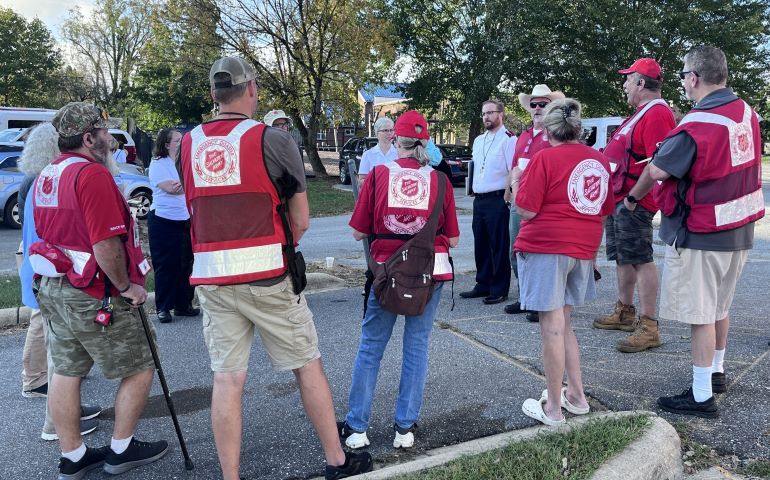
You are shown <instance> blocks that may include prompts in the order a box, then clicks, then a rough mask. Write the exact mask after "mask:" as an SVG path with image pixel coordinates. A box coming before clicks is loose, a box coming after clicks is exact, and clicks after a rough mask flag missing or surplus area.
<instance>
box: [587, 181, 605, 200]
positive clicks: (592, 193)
mask: <svg viewBox="0 0 770 480" xmlns="http://www.w3.org/2000/svg"><path fill="white" fill-rule="evenodd" d="M601 180H602V178H601V177H600V176H598V175H589V176H586V177H583V193H584V194H585V197H586V199H587V200H588V201H589V202H595V201H596V200H598V199H599V196H600V195H601V193H602V184H601Z"/></svg>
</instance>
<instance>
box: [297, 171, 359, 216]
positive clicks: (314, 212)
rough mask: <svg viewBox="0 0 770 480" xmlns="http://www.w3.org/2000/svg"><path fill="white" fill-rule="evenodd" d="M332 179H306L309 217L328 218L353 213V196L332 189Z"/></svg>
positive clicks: (336, 181) (333, 180) (337, 181)
mask: <svg viewBox="0 0 770 480" xmlns="http://www.w3.org/2000/svg"><path fill="white" fill-rule="evenodd" d="M336 183H339V180H338V179H336V178H334V177H326V178H322V177H316V178H308V179H307V201H308V204H310V216H311V217H329V216H332V215H342V214H343V213H350V212H352V211H353V194H352V193H350V192H345V191H342V190H337V189H336V188H332V186H333V185H334V184H336Z"/></svg>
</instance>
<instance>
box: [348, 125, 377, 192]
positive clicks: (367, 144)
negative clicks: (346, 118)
mask: <svg viewBox="0 0 770 480" xmlns="http://www.w3.org/2000/svg"><path fill="white" fill-rule="evenodd" d="M375 145H377V137H364V138H351V139H350V140H348V141H347V142H345V145H343V146H342V150H340V183H342V184H344V185H349V184H350V172H348V160H350V159H351V158H352V159H355V161H356V172H357V171H358V169H359V168H360V166H361V155H363V154H364V152H365V151H367V150H369V149H370V148H372V147H374V146H375Z"/></svg>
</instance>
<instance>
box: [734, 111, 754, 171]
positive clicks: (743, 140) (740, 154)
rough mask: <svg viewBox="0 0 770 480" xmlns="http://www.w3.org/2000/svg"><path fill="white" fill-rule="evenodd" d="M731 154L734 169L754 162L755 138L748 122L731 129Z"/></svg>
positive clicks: (737, 124)
mask: <svg viewBox="0 0 770 480" xmlns="http://www.w3.org/2000/svg"><path fill="white" fill-rule="evenodd" d="M730 154H731V157H732V158H731V159H732V165H733V167H735V166H737V165H743V164H744V163H746V162H750V161H752V160H754V138H753V136H752V132H751V127H749V125H748V122H743V123H736V124H735V125H733V126H732V128H730Z"/></svg>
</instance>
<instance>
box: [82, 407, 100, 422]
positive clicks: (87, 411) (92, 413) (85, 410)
mask: <svg viewBox="0 0 770 480" xmlns="http://www.w3.org/2000/svg"><path fill="white" fill-rule="evenodd" d="M100 413H102V407H100V406H99V405H81V406H80V419H81V420H90V419H92V418H95V417H98V416H99V414H100Z"/></svg>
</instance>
